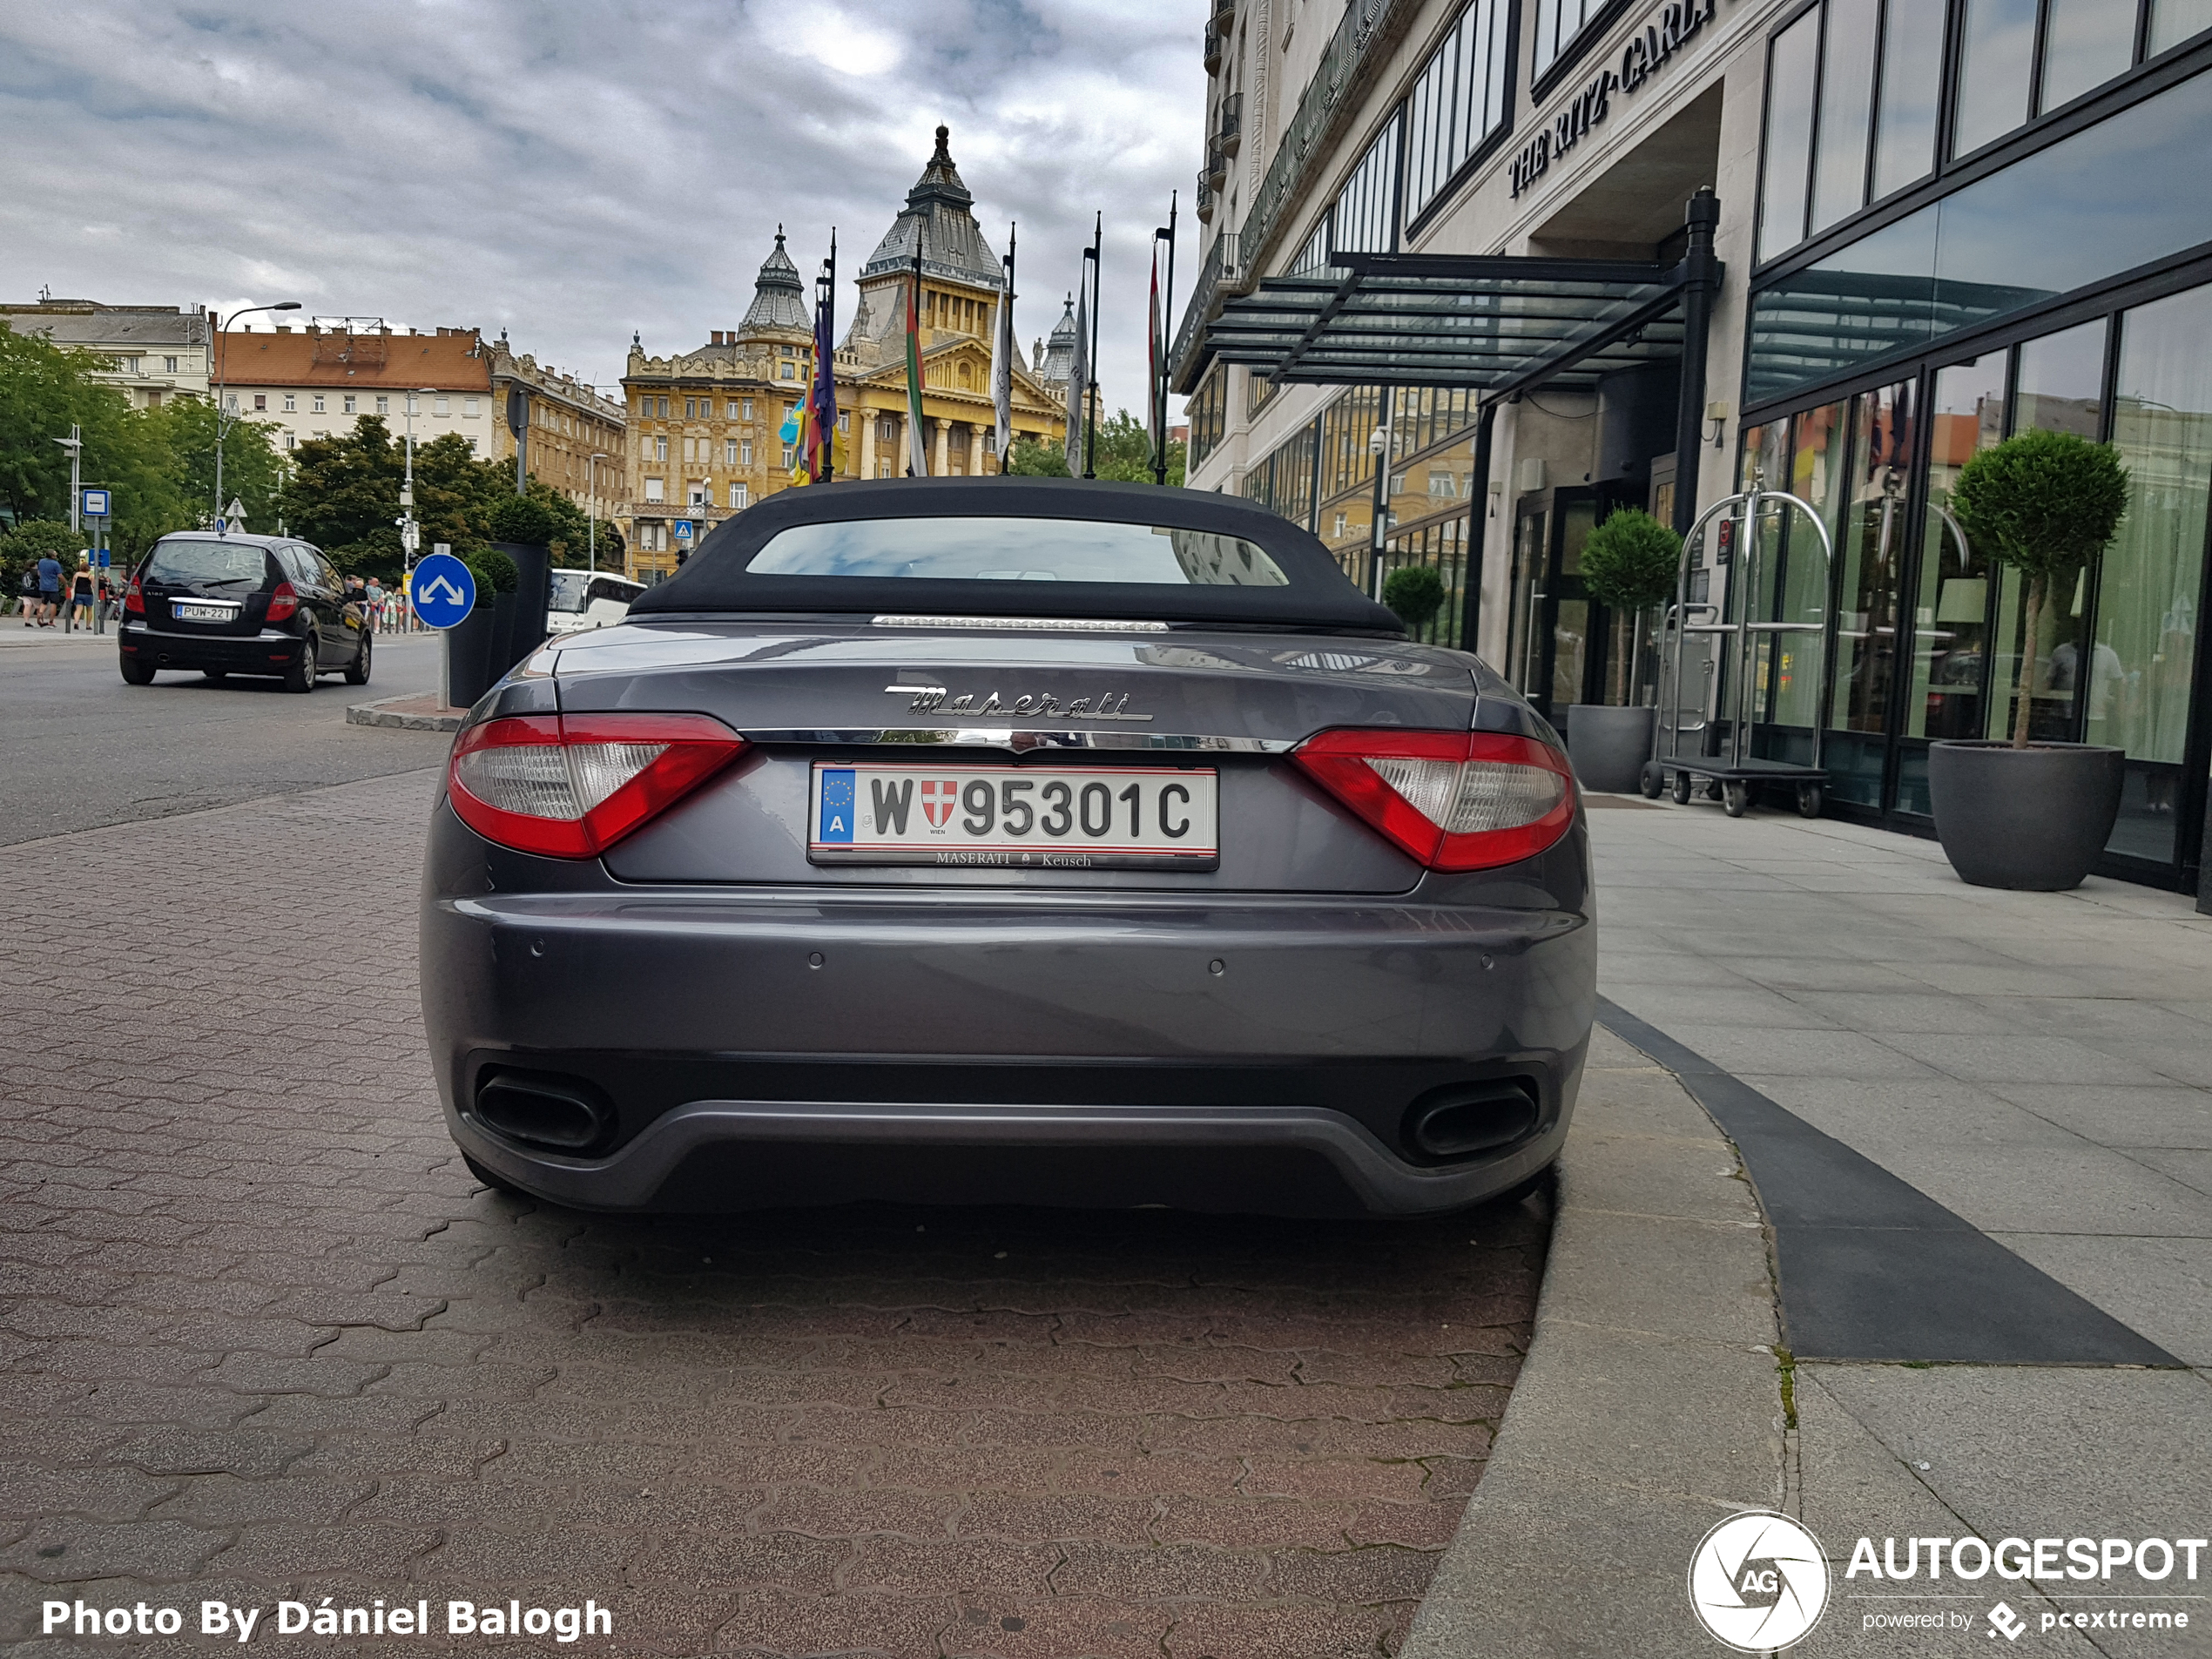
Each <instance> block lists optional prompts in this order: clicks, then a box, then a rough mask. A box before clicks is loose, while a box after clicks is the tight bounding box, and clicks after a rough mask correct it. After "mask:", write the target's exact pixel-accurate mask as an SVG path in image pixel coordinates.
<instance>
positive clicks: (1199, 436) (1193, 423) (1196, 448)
mask: <svg viewBox="0 0 2212 1659" xmlns="http://www.w3.org/2000/svg"><path fill="white" fill-rule="evenodd" d="M1188 413H1189V415H1190V465H1192V466H1193V467H1196V466H1197V465H1198V464H1199V463H1200V462H1203V461H1204V459H1205V458H1206V457H1207V456H1208V455H1211V454H1212V453H1213V451H1214V446H1215V445H1216V444H1217V443H1219V442H1221V436H1222V433H1223V431H1224V428H1226V426H1227V423H1228V415H1229V369H1228V367H1227V366H1226V365H1225V364H1222V363H1216V364H1215V365H1214V366H1213V367H1212V368H1210V369H1208V370H1207V371H1206V377H1205V379H1204V380H1202V381H1199V382H1198V389H1197V391H1196V392H1195V393H1193V394H1192V395H1191V397H1190V404H1189V405H1188Z"/></svg>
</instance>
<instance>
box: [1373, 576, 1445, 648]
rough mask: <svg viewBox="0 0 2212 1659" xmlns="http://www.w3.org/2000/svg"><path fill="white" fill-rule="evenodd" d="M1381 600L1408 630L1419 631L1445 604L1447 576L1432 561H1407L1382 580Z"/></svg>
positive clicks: (1432, 619) (1411, 631) (1411, 632)
mask: <svg viewBox="0 0 2212 1659" xmlns="http://www.w3.org/2000/svg"><path fill="white" fill-rule="evenodd" d="M1382 601H1383V604H1384V605H1385V606H1386V607H1387V608H1388V609H1389V610H1390V611H1391V612H1392V613H1393V615H1394V616H1396V617H1397V618H1398V620H1399V621H1400V622H1402V623H1404V624H1406V632H1407V633H1409V634H1418V633H1419V632H1420V631H1421V630H1422V629H1424V628H1426V627H1427V626H1428V625H1429V624H1430V623H1431V622H1433V621H1434V620H1435V618H1436V613H1437V612H1438V611H1439V610H1442V609H1443V608H1444V578H1443V577H1440V576H1439V575H1437V573H1436V570H1435V567H1434V566H1433V565H1427V564H1408V565H1406V566H1404V567H1403V568H1401V569H1399V570H1393V571H1392V572H1391V573H1390V575H1389V577H1388V578H1387V579H1386V580H1385V582H1384V583H1383V593H1382Z"/></svg>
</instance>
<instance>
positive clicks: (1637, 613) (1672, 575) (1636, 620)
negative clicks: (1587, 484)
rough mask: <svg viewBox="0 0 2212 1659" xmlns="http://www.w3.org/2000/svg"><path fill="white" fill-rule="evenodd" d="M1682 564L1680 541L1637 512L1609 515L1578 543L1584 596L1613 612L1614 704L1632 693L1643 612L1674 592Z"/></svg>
mask: <svg viewBox="0 0 2212 1659" xmlns="http://www.w3.org/2000/svg"><path fill="white" fill-rule="evenodd" d="M1681 564H1682V537H1681V536H1677V535H1676V534H1675V532H1674V531H1673V530H1672V529H1670V528H1669V527H1668V526H1667V525H1664V524H1662V523H1660V522H1659V521H1658V520H1657V519H1656V518H1654V517H1653V516H1651V515H1650V514H1649V513H1647V512H1645V511H1644V510H1643V509H1642V508H1641V507H1622V508H1616V509H1615V510H1614V511H1612V512H1610V513H1608V514H1607V515H1606V519H1605V523H1602V524H1601V525H1599V526H1598V527H1597V528H1596V529H1594V530H1592V531H1591V532H1590V535H1589V539H1588V541H1586V542H1585V543H1583V544H1582V591H1583V592H1585V593H1587V594H1588V595H1589V597H1591V598H1593V599H1595V600H1596V601H1597V602H1598V603H1599V604H1602V605H1604V606H1606V607H1607V608H1608V609H1609V610H1611V611H1612V612H1613V651H1612V653H1611V655H1612V659H1613V661H1612V671H1613V695H1614V700H1615V702H1618V703H1628V702H1629V701H1631V700H1632V699H1633V698H1634V697H1635V694H1636V685H1637V663H1636V657H1637V654H1638V652H1639V651H1641V650H1642V644H1643V612H1644V611H1645V610H1647V609H1649V607H1650V606H1652V605H1656V604H1659V603H1660V602H1661V601H1662V600H1663V599H1665V598H1666V597H1668V596H1669V594H1671V593H1672V592H1674V590H1675V579H1676V574H1677V573H1678V571H1679V570H1680V568H1681Z"/></svg>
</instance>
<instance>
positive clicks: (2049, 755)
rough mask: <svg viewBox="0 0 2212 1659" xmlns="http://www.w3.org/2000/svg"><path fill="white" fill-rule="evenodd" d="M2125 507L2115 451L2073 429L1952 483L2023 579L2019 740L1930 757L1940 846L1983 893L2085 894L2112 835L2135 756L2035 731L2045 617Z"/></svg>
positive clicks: (1953, 746) (1992, 453)
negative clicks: (2128, 763) (2126, 765)
mask: <svg viewBox="0 0 2212 1659" xmlns="http://www.w3.org/2000/svg"><path fill="white" fill-rule="evenodd" d="M2127 507H2128V469H2126V468H2125V467H2123V466H2121V464H2120V458H2119V456H2118V455H2116V454H2114V451H2113V448H2112V446H2111V445H2109V444H2103V443H2091V442H2089V441H2088V440H2087V439H2086V438H2079V437H2076V436H2074V435H2073V434H2072V433H2069V432H2022V433H2020V434H2019V435H2016V436H2014V437H2011V438H2007V439H2006V441H2005V442H2002V443H2000V444H1998V445H1997V446H1996V447H1995V448H1990V449H1985V450H1983V451H1982V452H1981V453H1980V454H1979V455H1976V456H1975V457H1974V458H1973V460H1971V461H1969V462H1967V463H1966V465H1965V466H1964V467H1963V468H1961V469H1959V481H1958V482H1957V483H1955V484H1954V485H1952V491H1951V511H1952V516H1954V517H1956V518H1957V519H1958V520H1959V523H1960V524H1961V526H1963V527H1964V529H1966V534H1967V535H1968V536H1971V537H1973V541H1974V543H1975V545H1976V546H1977V547H1978V548H1979V550H1981V551H1982V552H1984V553H1985V554H1986V555H1987V556H1989V557H1990V558H1991V559H1992V560H1993V561H1995V562H1996V563H2000V564H2007V565H2010V566H2012V567H2013V569H2014V570H2018V571H2019V572H2020V576H2021V577H2022V578H2023V579H2024V580H2025V581H2026V583H2027V597H2026V604H2025V611H2026V614H2025V616H2024V617H2023V618H2022V621H2023V624H2024V637H2023V641H2022V644H2021V647H2020V682H2019V685H2017V686H2016V687H2015V695H2016V697H2017V698H2018V699H2019V704H2018V707H2017V710H2016V711H2015V712H2014V715H2013V735H2012V738H2011V741H2010V742H2006V741H2004V740H2002V739H1996V740H1991V741H1986V742H1977V741H1965V740H1956V739H1954V740H1950V741H1945V742H1940V743H1937V744H1935V745H1932V746H1931V748H1930V750H1929V752H1928V796H1929V800H1930V804H1931V805H1932V807H1933V809H1934V813H1935V823H1936V836H1937V839H1938V840H1940V841H1941V842H1942V843H1943V852H1944V856H1945V857H1946V858H1948V859H1949V860H1951V867H1952V869H1954V870H1956V871H1957V872H1958V873H1959V878H1960V879H1961V880H1966V881H1969V882H1972V883H1973V885H1974V886H1976V887H2018V888H2025V889H2028V890H2030V891H2033V892H2039V893H2060V892H2064V891H2065V890H2066V889H2067V888H2070V887H2079V886H2080V885H2081V880H2082V878H2083V877H2084V876H2086V875H2087V874H2088V873H2089V867H2090V866H2091V865H2092V864H2093V863H2094V862H2095V861H2096V857H2097V854H2098V853H2099V852H2100V851H2101V850H2102V848H2103V846H2104V844H2105V842H2106V841H2107V840H2109V839H2110V838H2111V835H2112V826H2113V822H2114V819H2117V818H2118V817H2119V815H2120V788H2121V779H2122V775H2123V766H2122V761H2123V759H2124V753H2125V752H2124V751H2121V750H2119V749H2114V748H2110V747H2107V746H2106V745H2102V744H2091V743H2066V742H2058V741H2054V740H2050V739H2041V740H2038V739H2035V738H2033V735H2032V733H2033V714H2034V696H2035V691H2036V689H2037V687H2038V686H2039V685H2040V684H2041V682H2042V679H2043V678H2044V663H2043V653H2042V638H2041V630H2042V624H2043V621H2044V618H2045V617H2046V614H2047V612H2048V610H2049V609H2050V607H2051V605H2052V603H2053V601H2054V599H2055V598H2057V597H2059V596H2061V595H2064V594H2067V593H2070V592H2071V591H2072V590H2073V589H2074V583H2075V581H2076V580H2077V578H2078V577H2079V574H2080V572H2081V571H2082V570H2084V569H2085V568H2086V567H2087V564H2088V563H2089V561H2090V560H2091V559H2093V558H2094V557H2095V556H2097V555H2098V554H2099V553H2100V552H2101V551H2103V550H2104V549H2105V547H2106V546H2107V544H2108V543H2110V542H2111V540H2112V538H2113V534H2114V531H2115V530H2117V529H2119V527H2120V516H2121V514H2122V513H2123V512H2125V511H2126V510H2127Z"/></svg>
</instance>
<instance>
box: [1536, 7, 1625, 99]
mask: <svg viewBox="0 0 2212 1659" xmlns="http://www.w3.org/2000/svg"><path fill="white" fill-rule="evenodd" d="M1608 3H1609V0H1536V3H1535V6H1534V11H1535V37H1536V38H1535V43H1534V54H1533V55H1532V57H1531V58H1530V60H1529V65H1528V75H1529V78H1530V79H1531V80H1534V79H1536V78H1539V77H1541V75H1542V74H1543V72H1544V71H1546V70H1548V69H1549V68H1550V67H1551V66H1552V65H1553V64H1555V63H1557V62H1559V61H1560V59H1561V58H1562V57H1572V56H1573V55H1574V53H1573V51H1571V50H1570V48H1572V47H1573V46H1574V45H1575V37H1576V36H1577V35H1579V34H1581V32H1582V30H1583V28H1584V26H1585V25H1586V24H1588V23H1590V22H1591V21H1592V20H1593V19H1594V18H1595V17H1597V15H1598V14H1599V13H1600V12H1602V11H1603V10H1606V8H1607V6H1608Z"/></svg>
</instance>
